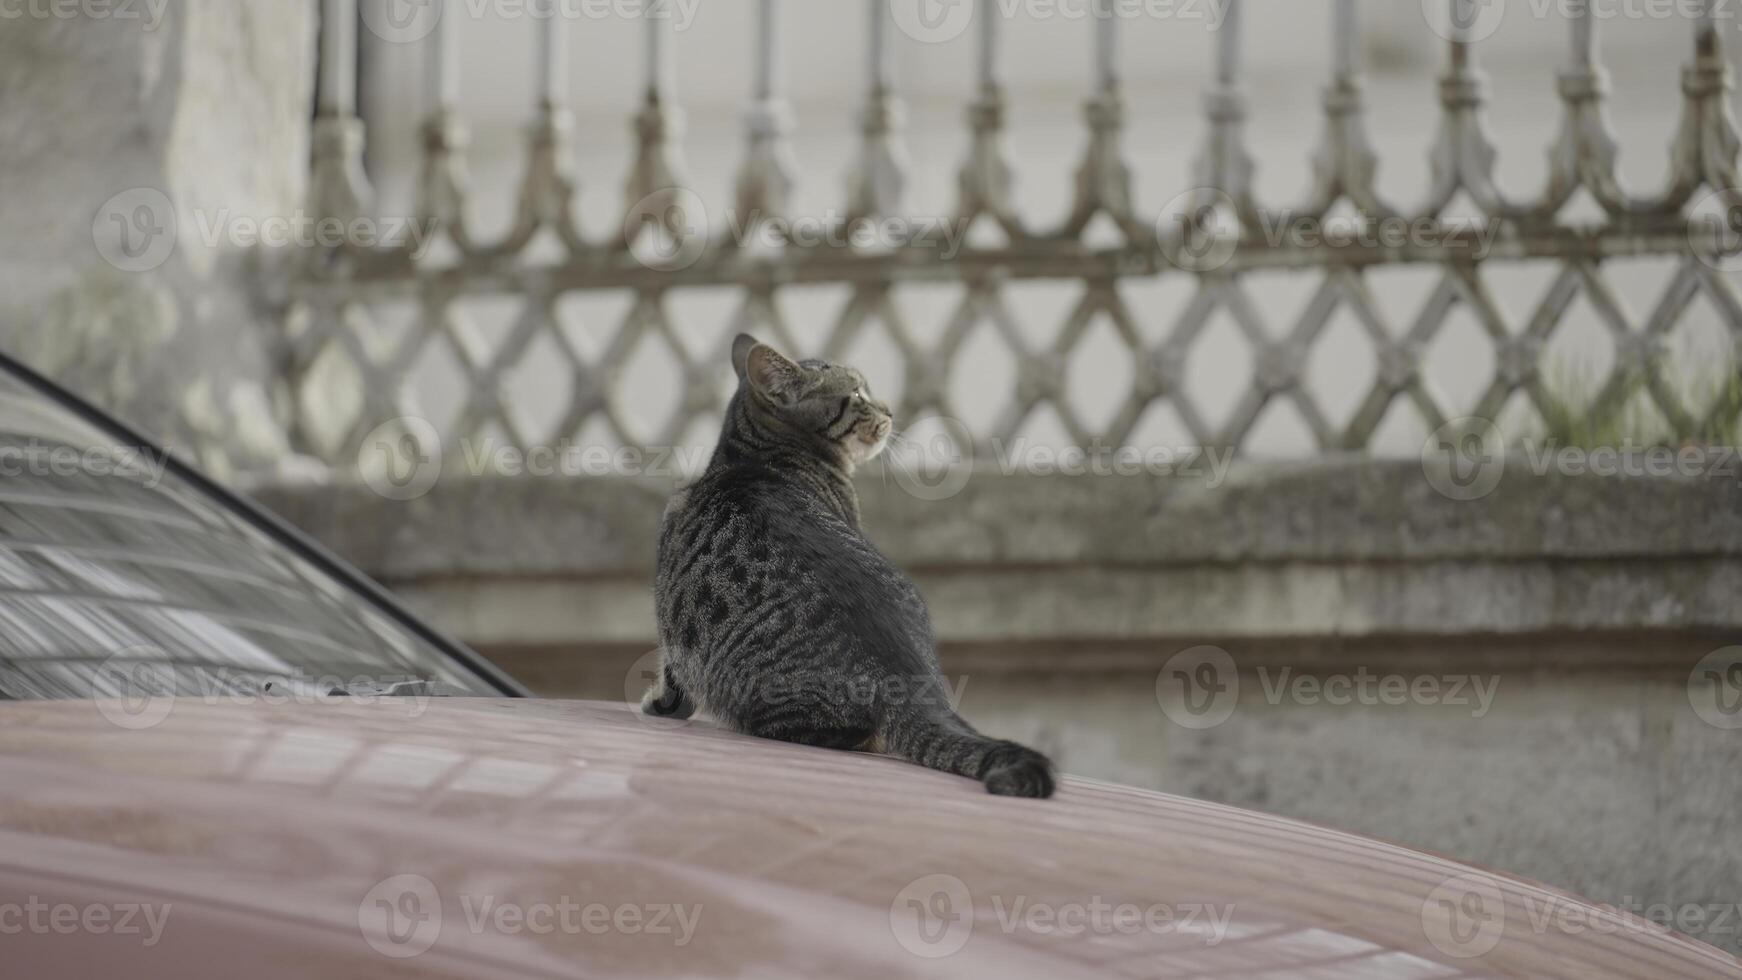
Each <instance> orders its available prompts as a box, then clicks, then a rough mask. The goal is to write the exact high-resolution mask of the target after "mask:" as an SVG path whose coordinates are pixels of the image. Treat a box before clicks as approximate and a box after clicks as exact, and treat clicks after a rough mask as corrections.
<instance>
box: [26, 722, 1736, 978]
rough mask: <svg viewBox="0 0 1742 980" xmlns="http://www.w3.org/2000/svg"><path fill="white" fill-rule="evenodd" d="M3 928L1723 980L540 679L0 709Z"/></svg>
mask: <svg viewBox="0 0 1742 980" xmlns="http://www.w3.org/2000/svg"><path fill="white" fill-rule="evenodd" d="M66 907H70V908H71V909H73V910H74V911H70V912H64V911H63V912H57V911H56V909H59V908H66ZM9 908H10V909H12V910H13V911H12V914H11V918H10V920H9V919H8V918H7V909H9ZM31 908H34V909H35V910H36V912H35V913H31V912H30V911H29V910H30V909H31ZM130 908H131V909H133V910H134V914H133V915H132V916H130V917H129V918H130V921H131V924H132V925H133V927H134V928H133V929H132V930H131V931H128V930H124V929H122V928H121V927H120V923H121V919H122V917H123V916H124V915H126V914H127V910H128V909H130ZM91 909H101V910H103V911H101V912H100V913H95V915H96V916H97V919H100V920H101V921H96V920H93V919H88V918H86V916H88V915H91V914H93V913H91V912H90V910H91ZM9 921H10V922H11V923H12V924H13V925H14V926H17V927H18V928H14V929H11V930H9V931H10V932H12V934H11V935H8V936H7V937H6V939H5V940H4V943H5V945H6V947H7V948H8V951H9V952H8V957H7V958H8V960H9V963H10V965H11V966H12V968H13V969H14V970H17V971H19V972H18V973H17V975H20V976H57V975H69V974H75V973H76V974H80V975H115V976H120V975H134V976H164V977H176V978H178V980H186V978H190V977H197V976H203V975H208V974H210V975H218V974H220V973H222V974H224V975H229V974H230V973H231V972H233V971H234V969H236V966H235V965H237V964H242V963H248V964H253V965H252V966H250V967H249V973H250V974H251V977H252V978H253V980H260V978H267V977H305V976H307V977H313V976H321V977H349V976H356V977H379V976H395V977H399V976H439V977H491V976H553V977H554V976H577V977H636V976H649V977H653V976H658V977H704V976H706V977H738V976H745V977H748V976H755V977H794V978H803V980H816V978H821V977H878V978H889V977H909V976H912V977H928V976H936V977H977V976H986V977H999V978H1023V977H1036V978H1046V980H1057V978H1061V977H1072V976H1108V975H1115V976H1131V977H1145V976H1216V977H1223V976H1240V977H1256V976H1289V977H1298V976H1324V977H1363V976H1373V977H1451V976H1566V977H1578V978H1581V980H1583V978H1591V977H1601V976H1629V977H1654V978H1661V977H1681V976H1685V977H1711V976H1716V975H1731V976H1742V966H1739V965H1738V963H1737V961H1736V960H1735V959H1733V958H1731V957H1729V956H1727V955H1725V954H1723V953H1721V952H1719V951H1718V950H1716V949H1714V948H1712V947H1709V946H1705V945H1703V944H1700V943H1697V942H1694V941H1693V940H1690V939H1687V938H1685V937H1682V936H1679V935H1676V934H1673V933H1670V932H1667V931H1665V930H1663V929H1661V928H1659V927H1657V926H1655V925H1652V924H1650V923H1647V922H1645V921H1644V920H1641V919H1638V918H1635V917H1632V916H1629V915H1627V914H1625V913H1622V912H1618V911H1616V910H1613V909H1606V908H1599V907H1596V906H1592V905H1590V904H1588V903H1586V902H1583V901H1581V900H1578V899H1575V898H1571V897H1569V896H1567V895H1565V894H1562V893H1560V892H1556V891H1553V890H1551V889H1547V888H1544V887H1542V886H1540V885H1536V884H1532V883H1529V882H1525V881H1521V880H1518V879H1516V878H1512V877H1509V876H1505V875H1500V874H1495V873H1490V872H1484V871H1478V870H1476V869H1474V868H1471V867H1469V866H1467V865H1463V864H1459V863H1457V862H1454V861H1451V860H1448V859H1445V858H1441V857H1437V856H1434V855H1430V854H1424V853H1421V852H1418V851H1413V850H1409V849H1406V848H1403V847H1398V846H1394V845H1391V844H1385V843H1380V842H1377V841H1373V840H1369V839H1366V838H1362V837H1358V836H1355V835H1352V834H1346V833H1341V832H1337V831H1333V830H1327V829H1323V828H1319V827H1314V826H1310V825H1307V824H1303V823H1299V822H1296V821H1291V820H1284V819H1280V818H1277V817H1271V816H1266V815H1263V814H1257V813H1251V812H1247V811H1243V810H1237V809H1233V808H1230V807H1224V806H1218V805H1214V804H1209V803H1203V802H1197V801H1192V800H1185V799H1180V798H1177V797H1171V796H1167V795H1163V794H1160V793H1153V792H1146V791H1141V790H1135V789H1128V788H1124V787H1119V786H1111V785H1105V784H1100V783H1094V782H1089V781H1086V780H1081V779H1074V778H1066V779H1064V780H1063V781H1062V783H1061V785H1060V789H1059V792H1058V795H1057V796H1056V797H1054V798H1053V799H1051V800H1044V801H1034V800H1013V799H1005V798H999V797H992V796H989V795H987V794H986V793H985V792H984V791H983V789H982V788H981V787H980V786H979V785H978V784H976V783H973V782H971V781H969V780H965V779H958V778H955V777H951V776H946V775H942V774H939V773H934V772H929V771H926V770H923V769H920V768H917V767H914V766H910V765H907V764H905V763H902V762H898V761H895V760H892V759H886V758H881V757H876V756H870V755H862V754H854V753H846V752H832V751H826V750H820V749H809V748H804V747H799V746H793V745H786V744H781V743H776V742H770V741H763V740H759V739H752V738H747V737H743V736H740V735H736V734H733V733H729V732H725V731H721V730H719V729H717V728H714V727H712V726H710V725H708V724H706V723H704V722H700V721H696V722H674V721H670V720H664V719H651V718H646V717H643V716H642V715H640V714H639V713H638V712H635V711H633V710H632V709H630V708H628V707H627V706H625V705H618V704H598V703H585V702H558V701H509V700H458V699H455V700H449V699H433V700H423V699H381V700H376V701H368V700H364V699H356V700H352V699H327V700H322V701H316V702H308V703H294V702H292V701H290V700H286V701H284V702H283V703H264V702H260V703H251V704H240V703H209V702H205V701H201V700H199V699H192V700H190V699H180V700H174V701H168V700H164V701H159V702H154V703H149V704H144V705H141V704H139V703H123V702H116V701H95V702H93V701H62V702H31V703H11V704H4V705H0V931H3V930H7V926H8V922H9ZM153 922H155V931H153V929H152V923H153Z"/></svg>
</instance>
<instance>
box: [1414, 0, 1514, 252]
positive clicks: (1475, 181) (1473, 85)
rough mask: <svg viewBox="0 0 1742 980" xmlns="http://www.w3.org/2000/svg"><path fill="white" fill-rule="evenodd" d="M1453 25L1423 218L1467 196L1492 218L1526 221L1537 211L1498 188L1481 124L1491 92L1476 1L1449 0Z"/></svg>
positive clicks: (1490, 145) (1492, 155)
mask: <svg viewBox="0 0 1742 980" xmlns="http://www.w3.org/2000/svg"><path fill="white" fill-rule="evenodd" d="M1445 2H1446V3H1447V4H1449V7H1448V10H1449V13H1450V18H1451V19H1450V24H1449V28H1450V29H1449V30H1448V31H1447V34H1448V35H1449V36H1448V37H1447V38H1446V44H1447V52H1448V53H1447V57H1446V73H1445V74H1444V75H1442V76H1441V77H1440V83H1439V88H1440V109H1441V119H1440V134H1439V138H1438V140H1437V141H1436V142H1435V144H1434V149H1433V154H1432V157H1431V161H1430V162H1431V165H1432V171H1433V190H1432V191H1431V192H1430V193H1429V196H1428V201H1427V203H1426V205H1425V206H1424V207H1423V208H1422V209H1421V214H1422V215H1424V216H1427V217H1438V216H1439V214H1440V212H1442V211H1444V210H1445V208H1446V205H1448V204H1450V203H1451V201H1452V199H1453V198H1454V197H1456V196H1457V194H1458V191H1459V190H1460V189H1461V190H1464V191H1467V192H1468V193H1469V195H1470V199H1471V200H1473V201H1474V202H1475V203H1476V206H1477V207H1479V208H1481V209H1482V211H1483V212H1484V213H1485V214H1487V215H1488V216H1490V217H1493V218H1501V217H1522V216H1525V215H1528V214H1529V213H1531V211H1533V210H1534V209H1533V208H1531V207H1517V206H1514V205H1510V204H1508V203H1506V201H1504V200H1503V199H1502V198H1501V196H1500V191H1499V188H1497V187H1496V186H1495V184H1494V160H1495V156H1496V152H1495V149H1494V144H1493V142H1492V141H1491V140H1489V138H1488V134H1487V133H1486V132H1485V131H1484V129H1483V125H1482V108H1483V106H1484V104H1485V103H1486V101H1487V93H1486V89H1485V86H1484V83H1483V79H1482V75H1481V73H1480V72H1478V71H1477V70H1476V56H1475V52H1474V50H1473V48H1474V43H1473V40H1472V37H1471V32H1472V31H1473V29H1474V28H1475V26H1476V23H1477V14H1478V12H1479V11H1478V8H1477V6H1476V3H1477V0H1445Z"/></svg>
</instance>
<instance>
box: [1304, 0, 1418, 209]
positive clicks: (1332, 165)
mask: <svg viewBox="0 0 1742 980" xmlns="http://www.w3.org/2000/svg"><path fill="white" fill-rule="evenodd" d="M1334 11H1335V12H1334V16H1333V17H1332V19H1331V51H1332V65H1331V84H1330V86H1329V87H1327V88H1326V89H1325V96H1324V106H1325V132H1324V136H1323V138H1322V139H1321V141H1320V143H1319V147H1318V151H1317V152H1316V153H1315V154H1314V156H1313V174H1314V178H1315V179H1314V184H1313V192H1312V195H1311V197H1310V198H1309V199H1308V203H1307V205H1306V206H1305V207H1303V208H1300V209H1297V213H1298V214H1299V215H1301V216H1302V217H1311V218H1315V219H1316V218H1322V217H1324V215H1325V214H1326V213H1328V212H1329V211H1330V210H1331V208H1332V207H1333V206H1335V205H1336V203H1337V200H1338V198H1341V197H1347V198H1348V199H1349V200H1350V201H1351V202H1352V203H1353V204H1354V205H1355V206H1356V207H1357V208H1358V209H1360V211H1361V213H1362V214H1363V215H1364V216H1366V217H1367V218H1377V217H1382V216H1385V215H1390V214H1394V213H1395V212H1394V211H1393V210H1392V209H1391V208H1390V207H1388V206H1387V205H1385V204H1384V203H1383V202H1382V201H1380V200H1379V195H1378V191H1377V190H1376V189H1375V188H1374V177H1375V175H1376V174H1377V173H1378V170H1379V155H1378V154H1377V153H1375V152H1374V150H1373V145H1372V143H1371V142H1370V141H1369V140H1368V138H1367V128H1366V125H1365V122H1364V119H1363V115H1364V112H1365V106H1364V103H1363V99H1362V94H1361V21H1360V18H1359V16H1358V15H1357V11H1356V9H1355V0H1336V6H1335V8H1334Z"/></svg>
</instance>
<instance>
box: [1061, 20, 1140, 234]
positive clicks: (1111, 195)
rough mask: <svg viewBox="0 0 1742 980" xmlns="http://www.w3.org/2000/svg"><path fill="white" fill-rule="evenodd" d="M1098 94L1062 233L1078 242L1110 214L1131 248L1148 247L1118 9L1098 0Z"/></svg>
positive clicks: (1088, 113)
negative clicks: (1130, 140)
mask: <svg viewBox="0 0 1742 980" xmlns="http://www.w3.org/2000/svg"><path fill="white" fill-rule="evenodd" d="M1092 9H1093V10H1094V15H1095V19H1096V24H1095V77H1096V90H1095V94H1094V95H1093V96H1092V97H1091V98H1090V99H1089V101H1088V104H1087V105H1085V106H1084V107H1083V115H1084V116H1085V118H1087V120H1088V123H1089V148H1088V150H1087V151H1086V152H1085V153H1084V154H1083V162H1082V164H1081V165H1080V166H1079V167H1078V168H1077V189H1076V200H1075V202H1074V203H1073V204H1072V205H1071V214H1070V217H1069V218H1067V219H1065V224H1064V227H1063V228H1061V229H1060V230H1059V231H1058V233H1057V235H1058V237H1061V238H1079V237H1081V236H1082V234H1083V231H1084V230H1085V229H1087V228H1088V227H1089V223H1090V222H1091V221H1093V220H1094V219H1095V215H1097V214H1101V213H1105V214H1106V215H1107V216H1108V217H1109V218H1111V219H1112V220H1113V223H1114V224H1116V225H1118V226H1119V232H1120V234H1122V235H1123V236H1124V237H1125V241H1126V244H1128V245H1141V244H1148V242H1149V240H1150V239H1151V238H1152V237H1153V234H1152V230H1151V229H1150V228H1148V227H1147V226H1145V224H1144V223H1143V222H1142V221H1139V220H1138V219H1137V215H1136V212H1135V210H1134V208H1133V205H1132V197H1131V168H1130V167H1129V166H1127V165H1126V163H1125V158H1124V152H1125V151H1124V148H1123V146H1122V142H1123V133H1124V129H1125V108H1124V105H1123V104H1122V103H1121V102H1120V99H1119V69H1118V64H1117V61H1118V30H1119V23H1118V19H1117V16H1118V14H1117V11H1116V9H1115V8H1114V5H1113V2H1112V0H1095V4H1094V7H1093V8H1092Z"/></svg>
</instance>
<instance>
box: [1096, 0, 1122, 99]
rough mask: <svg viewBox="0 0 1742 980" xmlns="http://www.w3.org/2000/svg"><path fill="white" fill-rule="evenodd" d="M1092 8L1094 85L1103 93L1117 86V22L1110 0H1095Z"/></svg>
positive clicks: (1113, 89)
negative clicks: (1093, 25) (1093, 17)
mask: <svg viewBox="0 0 1742 980" xmlns="http://www.w3.org/2000/svg"><path fill="white" fill-rule="evenodd" d="M1093 10H1094V14H1095V78H1096V86H1097V87H1098V88H1099V89H1100V91H1101V92H1102V93H1103V94H1105V93H1109V92H1114V91H1117V90H1118V88H1119V23H1118V21H1117V20H1116V19H1115V18H1114V13H1113V4H1112V2H1111V0H1097V2H1096V3H1095V6H1094V8H1093Z"/></svg>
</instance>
